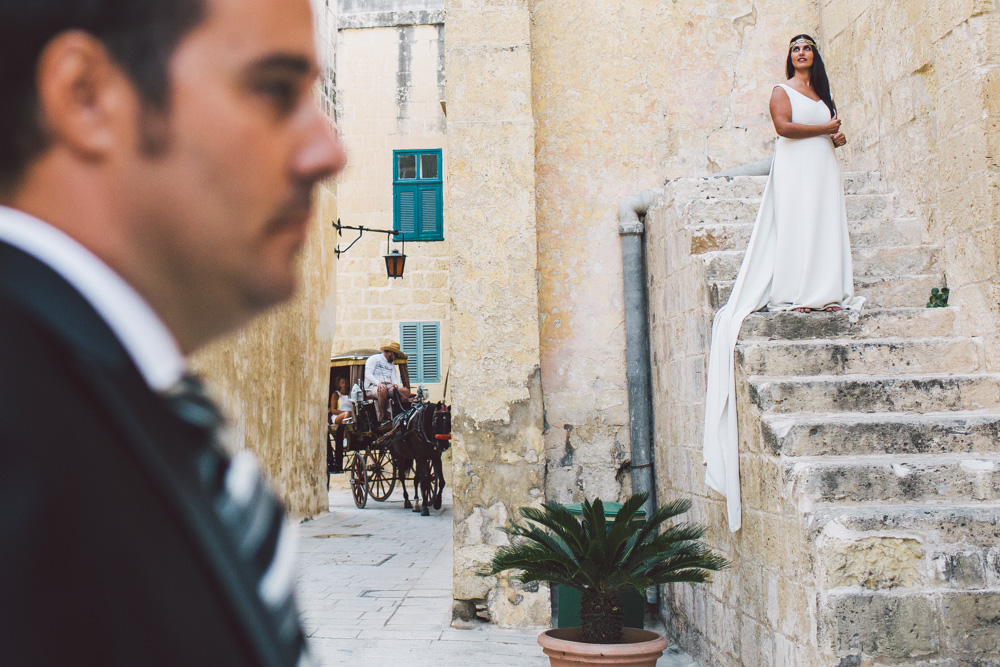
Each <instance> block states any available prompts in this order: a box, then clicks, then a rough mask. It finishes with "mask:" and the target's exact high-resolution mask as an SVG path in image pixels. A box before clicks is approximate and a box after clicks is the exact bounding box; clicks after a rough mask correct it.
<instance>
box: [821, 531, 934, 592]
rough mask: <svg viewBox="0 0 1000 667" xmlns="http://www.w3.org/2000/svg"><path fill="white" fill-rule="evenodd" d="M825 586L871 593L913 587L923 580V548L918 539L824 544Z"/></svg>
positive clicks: (833, 541)
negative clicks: (861, 587) (900, 587)
mask: <svg viewBox="0 0 1000 667" xmlns="http://www.w3.org/2000/svg"><path fill="white" fill-rule="evenodd" d="M821 552H822V553H823V558H824V560H825V561H826V585H827V587H828V588H837V587H840V586H863V587H864V588H868V589H871V590H877V589H886V588H895V587H897V586H903V587H910V586H915V585H918V584H919V583H921V581H922V579H923V577H922V576H921V570H922V569H923V568H922V566H923V548H922V547H921V545H920V543H919V542H917V541H916V540H909V539H902V538H895V537H868V538H864V539H861V540H857V541H854V542H845V541H842V540H838V539H831V540H829V541H825V542H824V543H823V544H822V545H821Z"/></svg>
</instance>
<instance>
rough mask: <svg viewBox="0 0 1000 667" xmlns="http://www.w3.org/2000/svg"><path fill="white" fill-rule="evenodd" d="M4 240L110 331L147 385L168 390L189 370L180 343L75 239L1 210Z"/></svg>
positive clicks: (136, 295) (1, 237) (0, 238)
mask: <svg viewBox="0 0 1000 667" xmlns="http://www.w3.org/2000/svg"><path fill="white" fill-rule="evenodd" d="M0 241H4V242H6V243H8V244H10V245H12V246H14V247H16V248H19V249H21V250H23V251H24V252H26V253H28V254H29V255H32V256H33V257H35V258H36V259H38V260H40V261H42V262H44V263H45V264H47V265H48V266H49V268H51V269H52V270H53V271H55V272H56V273H58V274H59V275H60V276H62V277H63V278H64V279H65V280H66V281H67V282H68V283H69V284H70V285H72V286H73V287H74V288H76V290H77V291H78V292H79V293H80V294H81V295H82V296H83V298H84V299H86V300H87V301H88V302H89V303H90V305H91V306H93V307H94V310H96V311H97V313H98V315H100V316H101V318H102V319H103V320H104V321H105V322H106V323H107V324H108V326H109V327H111V330H112V331H113V332H114V333H115V335H116V336H117V337H118V340H119V341H120V342H121V344H122V346H123V347H124V348H125V350H126V351H127V352H128V354H129V356H130V357H131V358H132V361H133V362H134V363H135V365H136V367H137V368H138V369H139V372H140V373H141V374H142V376H143V378H145V380H146V384H148V385H149V386H150V388H151V389H153V390H154V391H164V390H166V389H168V388H169V387H171V386H172V385H173V384H174V383H175V382H177V381H178V380H180V378H181V376H182V375H183V373H184V368H185V365H186V362H185V359H184V355H183V354H181V351H180V348H179V347H178V346H177V341H176V340H174V337H173V335H172V334H171V333H170V331H169V330H168V329H167V327H166V325H165V324H164V323H163V321H162V320H161V319H160V318H159V317H158V316H157V315H156V313H155V312H153V309H152V308H150V306H149V304H148V303H146V301H145V300H144V299H143V298H142V297H141V296H139V293H138V292H136V291H135V289H133V288H132V286H131V285H129V284H128V283H127V282H125V281H124V280H123V279H122V278H121V276H119V275H118V274H117V273H115V272H114V271H112V270H111V269H110V268H109V267H108V265H107V264H105V263H104V262H102V261H101V260H100V259H98V258H97V256H95V255H94V254H93V253H92V252H90V251H89V250H87V249H86V248H84V247H83V246H82V245H80V244H79V243H78V242H77V241H75V240H74V239H73V238H71V237H69V236H67V235H66V234H65V233H63V232H62V231H60V230H58V229H56V228H55V227H53V226H52V225H49V224H47V223H45V222H42V221H41V220H39V219H38V218H35V217H33V216H30V215H28V214H27V213H24V212H22V211H18V210H16V209H12V208H8V207H6V206H0Z"/></svg>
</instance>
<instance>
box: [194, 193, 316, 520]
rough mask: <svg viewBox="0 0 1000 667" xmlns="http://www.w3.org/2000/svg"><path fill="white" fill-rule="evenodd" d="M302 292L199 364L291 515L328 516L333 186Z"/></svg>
mask: <svg viewBox="0 0 1000 667" xmlns="http://www.w3.org/2000/svg"><path fill="white" fill-rule="evenodd" d="M316 199H317V205H316V207H315V208H316V212H315V214H314V217H313V229H312V230H311V237H310V240H309V242H308V244H307V245H306V248H305V251H304V252H303V257H302V268H301V278H300V288H299V293H298V294H297V295H296V297H295V298H294V299H293V300H292V301H291V302H289V303H287V304H285V305H283V306H280V307H279V308H278V309H276V310H274V311H273V312H271V313H268V314H267V315H264V316H263V317H261V318H259V319H257V320H256V321H254V322H253V323H252V324H251V325H250V326H248V327H247V328H245V329H243V330H242V331H240V332H239V333H237V334H235V335H232V336H229V337H227V338H225V339H222V340H220V341H217V342H215V343H213V344H212V345H210V346H209V347H208V348H206V349H204V350H202V351H201V352H200V353H199V354H198V355H197V358H196V359H195V365H196V366H197V368H198V369H199V370H200V371H201V372H204V373H205V374H206V376H207V377H208V379H209V381H210V389H211V390H212V392H213V393H214V394H215V395H216V396H217V397H218V398H219V399H220V400H221V403H222V407H223V410H224V412H225V413H226V414H227V416H228V417H229V420H230V423H231V426H232V432H231V434H230V435H231V442H232V444H233V446H235V447H236V448H238V449H244V448H245V449H249V450H251V451H253V452H254V454H256V455H257V458H258V459H259V461H260V465H261V469H262V471H263V472H264V475H265V476H266V477H267V478H268V480H269V481H270V482H271V485H272V488H274V490H275V491H276V492H277V493H278V495H279V496H280V497H281V498H282V500H284V502H285V506H286V507H287V509H288V512H289V514H290V515H292V516H294V517H298V518H308V517H312V516H316V515H317V514H319V513H321V512H325V511H326V510H327V505H328V503H327V496H326V476H325V475H324V473H325V471H326V454H325V452H326V413H327V405H326V401H327V387H328V382H329V380H328V377H329V375H328V374H329V359H330V356H329V353H330V345H331V342H332V340H333V329H334V324H335V322H334V319H335V314H336V308H335V304H334V293H335V286H336V275H335V273H334V271H333V261H332V257H333V244H334V240H335V235H334V233H333V231H332V230H331V229H330V227H329V225H330V222H329V221H330V217H331V216H336V207H335V203H334V199H333V194H332V193H331V192H330V190H329V188H328V187H321V188H319V189H318V193H317V197H316Z"/></svg>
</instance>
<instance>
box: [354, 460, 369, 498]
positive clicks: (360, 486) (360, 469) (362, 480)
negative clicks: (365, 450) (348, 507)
mask: <svg viewBox="0 0 1000 667" xmlns="http://www.w3.org/2000/svg"><path fill="white" fill-rule="evenodd" d="M351 495H353V496H354V504H355V505H357V506H358V509H359V510H363V509H364V508H365V505H367V504H368V475H367V473H366V472H365V458H364V456H363V455H362V453H361V452H358V453H356V454H355V455H354V460H353V461H352V462H351Z"/></svg>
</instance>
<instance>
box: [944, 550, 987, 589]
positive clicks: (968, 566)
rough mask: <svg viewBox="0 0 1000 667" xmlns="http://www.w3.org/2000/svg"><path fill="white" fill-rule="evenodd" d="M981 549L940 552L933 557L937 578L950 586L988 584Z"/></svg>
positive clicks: (967, 586)
mask: <svg viewBox="0 0 1000 667" xmlns="http://www.w3.org/2000/svg"><path fill="white" fill-rule="evenodd" d="M983 565H984V563H983V553H982V551H981V550H972V549H967V550H963V551H951V552H939V553H936V554H934V555H933V556H932V557H931V567H932V569H933V572H934V577H935V579H936V580H937V581H938V582H939V583H941V584H943V585H944V586H947V587H949V588H966V589H969V588H971V589H976V588H983V587H985V586H986V572H985V570H984V567H983Z"/></svg>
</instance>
